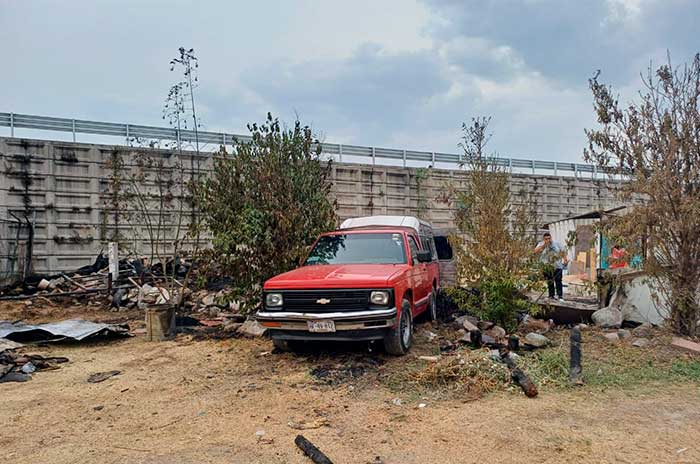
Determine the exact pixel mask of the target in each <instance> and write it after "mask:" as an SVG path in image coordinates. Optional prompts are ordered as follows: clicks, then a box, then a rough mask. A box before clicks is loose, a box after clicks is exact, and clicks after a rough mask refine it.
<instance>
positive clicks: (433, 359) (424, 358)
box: [418, 356, 440, 362]
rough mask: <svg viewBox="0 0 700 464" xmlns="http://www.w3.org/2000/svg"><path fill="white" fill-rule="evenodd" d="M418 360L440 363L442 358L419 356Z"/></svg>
mask: <svg viewBox="0 0 700 464" xmlns="http://www.w3.org/2000/svg"><path fill="white" fill-rule="evenodd" d="M418 359H420V360H421V361H428V362H438V361H440V356H418Z"/></svg>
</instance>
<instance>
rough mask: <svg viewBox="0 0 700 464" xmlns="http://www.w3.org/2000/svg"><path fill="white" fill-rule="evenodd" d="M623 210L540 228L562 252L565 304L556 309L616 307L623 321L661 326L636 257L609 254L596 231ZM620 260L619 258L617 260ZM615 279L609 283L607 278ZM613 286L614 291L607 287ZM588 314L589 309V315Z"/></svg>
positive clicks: (661, 312)
mask: <svg viewBox="0 0 700 464" xmlns="http://www.w3.org/2000/svg"><path fill="white" fill-rule="evenodd" d="M627 209H628V207H627V206H619V207H617V208H613V209H609V210H601V211H591V212H589V213H585V214H581V215H578V216H573V217H570V218H566V219H561V220H559V221H555V222H551V223H549V224H545V225H544V229H546V230H548V231H549V233H550V234H552V239H553V240H554V241H556V242H558V243H560V244H562V245H564V246H565V247H566V248H567V254H568V257H569V265H568V267H567V269H566V270H565V272H564V277H563V279H562V280H563V281H564V285H566V287H567V290H566V295H567V297H566V299H567V300H569V302H564V303H562V304H557V306H562V307H569V309H575V308H576V307H578V308H579V309H581V308H583V306H582V304H584V305H585V304H588V305H592V304H595V305H596V306H597V307H598V308H603V307H607V306H612V307H617V308H618V309H620V311H621V312H622V316H623V319H624V320H628V321H633V322H640V323H641V322H651V323H653V324H657V325H658V324H661V323H663V321H664V319H665V318H666V316H667V314H668V309H667V308H666V307H664V305H663V304H660V303H659V301H658V299H657V298H655V295H654V291H653V289H652V288H651V287H650V286H649V282H648V278H647V276H646V274H645V273H644V270H643V259H642V257H641V256H627V255H626V254H624V252H620V250H616V252H617V253H615V252H614V251H613V247H614V246H615V245H616V244H615V243H611V241H610V240H609V238H608V237H606V236H605V234H604V233H603V232H602V229H603V228H602V227H600V226H601V225H602V224H603V223H604V222H605V221H606V220H609V219H611V218H613V217H616V216H622V215H624V214H625V213H626V211H627ZM621 256H624V258H621ZM613 276H614V279H611V277H613ZM611 280H612V281H614V286H613V287H607V286H606V285H607V282H610V281H611ZM589 310H590V309H589Z"/></svg>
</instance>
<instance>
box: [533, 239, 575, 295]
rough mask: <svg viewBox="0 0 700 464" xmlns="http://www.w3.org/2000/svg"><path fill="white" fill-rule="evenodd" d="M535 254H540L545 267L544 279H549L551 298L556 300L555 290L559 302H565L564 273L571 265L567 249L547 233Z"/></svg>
mask: <svg viewBox="0 0 700 464" xmlns="http://www.w3.org/2000/svg"><path fill="white" fill-rule="evenodd" d="M535 253H539V254H540V262H541V263H542V264H543V265H544V278H545V279H547V290H549V297H550V298H554V290H555V289H556V296H557V298H558V299H559V301H564V285H563V284H562V283H561V277H562V273H563V272H564V269H565V268H566V266H567V265H568V264H569V257H568V256H567V255H566V249H565V248H564V247H563V246H561V244H559V243H557V242H555V241H553V240H552V234H550V233H549V232H545V233H544V235H543V237H542V241H541V242H540V243H538V244H537V246H536V247H535Z"/></svg>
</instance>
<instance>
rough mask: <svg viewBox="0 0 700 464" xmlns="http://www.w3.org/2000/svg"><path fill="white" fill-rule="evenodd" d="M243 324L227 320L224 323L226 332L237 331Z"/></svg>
mask: <svg viewBox="0 0 700 464" xmlns="http://www.w3.org/2000/svg"><path fill="white" fill-rule="evenodd" d="M242 325H243V324H242V323H241V322H226V323H225V324H224V325H223V327H222V328H223V330H225V331H226V332H237V331H238V329H240V328H241V326H242Z"/></svg>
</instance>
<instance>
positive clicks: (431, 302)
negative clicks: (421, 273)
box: [426, 287, 438, 322]
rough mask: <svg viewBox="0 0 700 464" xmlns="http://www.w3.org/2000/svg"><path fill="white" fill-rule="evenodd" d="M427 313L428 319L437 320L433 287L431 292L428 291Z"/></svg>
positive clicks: (435, 297) (435, 293) (435, 291)
mask: <svg viewBox="0 0 700 464" xmlns="http://www.w3.org/2000/svg"><path fill="white" fill-rule="evenodd" d="M426 313H427V314H428V320H430V321H433V322H437V320H438V317H437V290H435V287H433V290H432V292H430V298H429V299H428V309H427V311H426Z"/></svg>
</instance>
